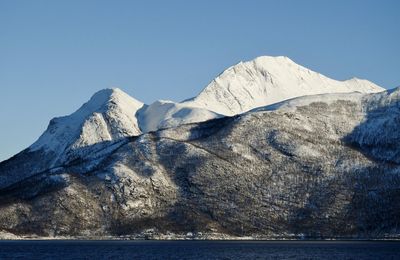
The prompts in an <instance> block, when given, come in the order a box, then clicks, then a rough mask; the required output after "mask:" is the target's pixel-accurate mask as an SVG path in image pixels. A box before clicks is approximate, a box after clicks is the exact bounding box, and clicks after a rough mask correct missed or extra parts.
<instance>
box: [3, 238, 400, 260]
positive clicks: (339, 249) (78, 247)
mask: <svg viewBox="0 0 400 260" xmlns="http://www.w3.org/2000/svg"><path fill="white" fill-rule="evenodd" d="M0 259H96V260H98V259H336V260H337V259H400V242H359V241H358V242H346V241H343V242H336V241H335V242H312V241H305V242H303V241H302V242H298V241H289V242H282V241H273V242H271V241H268V242H265V241H248V242H243V241H229V242H226V241H1V242H0Z"/></svg>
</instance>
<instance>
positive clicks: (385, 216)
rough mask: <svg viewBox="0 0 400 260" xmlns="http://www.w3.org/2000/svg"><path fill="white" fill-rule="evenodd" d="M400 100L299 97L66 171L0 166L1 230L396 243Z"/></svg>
mask: <svg viewBox="0 0 400 260" xmlns="http://www.w3.org/2000/svg"><path fill="white" fill-rule="evenodd" d="M399 93H400V90H399V89H397V90H394V91H389V92H383V93H378V94H361V93H353V94H343V95H340V94H327V95H319V96H309V97H303V98H297V99H294V100H289V101H286V102H282V103H279V104H276V105H272V106H269V107H264V108H261V109H257V110H254V111H252V112H248V113H246V114H242V115H238V116H234V117H223V118H219V119H214V120H211V121H207V122H203V123H196V124H188V125H182V126H179V127H177V128H169V129H164V130H159V131H156V132H151V133H147V134H143V135H140V136H138V137H132V136H128V137H120V138H116V139H112V140H109V139H105V140H104V141H100V142H97V143H95V144H88V145H87V146H85V149H84V150H82V152H80V153H74V157H73V160H62V161H60V164H54V163H53V162H52V160H51V156H50V155H49V154H40V150H38V151H32V150H26V151H23V152H22V153H20V154H18V155H17V156H15V157H13V158H11V159H10V160H7V161H5V162H2V163H0V230H4V231H5V232H10V233H13V234H16V235H23V234H37V235H42V236H63V235H69V236H74V235H82V236H104V235H129V234H137V233H140V232H142V231H143V230H147V229H153V230H156V231H158V232H161V233H168V232H173V233H187V232H193V233H196V232H219V233H224V234H229V235H237V236H249V235H253V236H256V235H258V236H263V237H276V236H303V235H304V236H310V237H316V238H319V237H325V238H327V237H357V238H360V237H362V238H381V237H385V236H395V237H398V236H399V234H400V230H399V224H400V223H399V222H400V204H399V203H400V202H399V201H400V171H399V170H400V168H399V165H398V163H399V160H400V159H399V149H398V145H399V143H400V139H399V135H398V133H397V130H396V129H398V126H399V122H400V121H399V114H400V109H399V105H398V104H399V100H400V96H399ZM55 152H57V151H55ZM38 161H40V163H38Z"/></svg>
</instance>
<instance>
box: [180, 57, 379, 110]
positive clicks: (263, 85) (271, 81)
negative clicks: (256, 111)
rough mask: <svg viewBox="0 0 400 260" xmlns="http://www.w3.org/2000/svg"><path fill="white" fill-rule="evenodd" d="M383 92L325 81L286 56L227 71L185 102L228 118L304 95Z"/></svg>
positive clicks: (367, 84)
mask: <svg viewBox="0 0 400 260" xmlns="http://www.w3.org/2000/svg"><path fill="white" fill-rule="evenodd" d="M383 90H384V89H383V88H381V87H379V86H377V85H375V84H373V83H372V82H369V81H363V80H350V81H337V80H334V79H331V78H328V77H326V76H324V75H322V74H320V73H317V72H314V71H312V70H310V69H307V68H305V67H303V66H301V65H298V64H297V63H295V62H294V61H292V60H291V59H290V58H288V57H285V56H277V57H272V56H260V57H257V58H255V59H254V60H251V61H246V62H240V63H238V64H236V65H234V66H232V67H230V68H228V69H226V70H225V71H224V72H222V73H221V74H220V75H219V76H218V77H216V78H215V79H214V80H213V81H211V83H210V84H209V85H208V86H207V87H206V88H205V89H203V91H202V92H200V94H199V95H198V96H197V97H195V98H193V99H190V100H187V101H186V102H185V103H187V104H188V105H190V106H195V107H203V108H204V107H205V108H207V109H209V110H211V111H213V112H216V113H219V114H223V115H229V116H230V115H235V114H239V113H243V112H245V111H248V110H251V109H253V108H256V107H260V106H265V105H270V104H273V103H276V102H279V101H282V100H286V99H290V98H294V97H300V96H305V95H315V94H323V93H348V92H354V91H359V92H363V93H370V92H380V91H383Z"/></svg>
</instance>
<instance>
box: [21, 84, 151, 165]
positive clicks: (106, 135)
mask: <svg viewBox="0 0 400 260" xmlns="http://www.w3.org/2000/svg"><path fill="white" fill-rule="evenodd" d="M143 105H144V104H143V103H141V102H140V101H137V100H136V99H134V98H132V97H130V96H129V95H127V94H126V93H124V92H123V91H121V90H120V89H104V90H101V91H99V92H97V93H95V94H94V95H93V96H92V98H91V99H90V100H89V101H88V102H87V103H85V104H84V105H83V106H82V107H81V108H79V109H78V110H77V111H76V112H74V113H73V114H71V115H69V116H64V117H58V118H54V119H52V120H51V121H50V124H49V126H48V128H47V130H46V131H45V132H44V133H43V134H42V136H40V138H39V139H38V140H37V141H36V142H35V143H34V144H33V145H32V146H30V147H29V149H30V151H38V150H45V151H51V152H53V153H54V154H55V155H56V156H54V155H53V157H54V164H55V165H57V164H60V163H62V162H63V161H65V160H66V159H67V158H66V157H68V155H69V154H71V153H73V152H74V151H76V150H78V149H80V148H83V147H86V146H91V145H94V144H97V143H101V142H105V141H113V140H118V139H120V138H122V137H127V136H135V135H139V134H141V131H140V127H139V124H138V121H137V118H136V112H137V111H138V110H139V109H140V108H142V107H143Z"/></svg>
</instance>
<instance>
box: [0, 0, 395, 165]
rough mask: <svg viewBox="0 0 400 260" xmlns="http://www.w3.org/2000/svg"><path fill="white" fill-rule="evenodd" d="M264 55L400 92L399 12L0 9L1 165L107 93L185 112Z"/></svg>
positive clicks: (262, 7)
mask: <svg viewBox="0 0 400 260" xmlns="http://www.w3.org/2000/svg"><path fill="white" fill-rule="evenodd" d="M261 55H285V56H289V57H290V58H292V59H293V60H294V61H296V62H297V63H299V64H302V65H304V66H306V67H309V68H311V69H313V70H315V71H318V72H321V73H323V74H325V75H327V76H330V77H333V78H335V79H347V78H350V77H353V76H357V77H360V78H366V79H369V80H371V81H374V82H375V83H377V84H379V85H381V86H383V87H386V88H392V87H395V86H398V85H400V66H399V60H400V1H396V0H393V1H389V0H387V1H378V0H376V1H368V0H362V1H361V0H360V1H352V0H343V1H338V0H335V1H330V0H329V1H324V0H315V1H311V0H310V1H307V0H303V1H295V0H293V1H284V0H276V1H251V0H249V1H245V0H243V1H234V0H231V1H216V0H215V1H205V0H201V1H111V0H110V1H98V0H96V1H89V0H79V1H73V0H64V1H54V0H52V1H41V0H35V1H31V0H29V1H20V0H0V88H1V102H0V118H1V128H0V161H1V160H3V159H6V158H7V157H9V156H11V155H13V154H15V153H17V152H18V151H20V150H22V149H23V148H26V147H27V146H29V145H30V144H31V143H33V142H34V141H35V140H36V139H37V138H38V137H39V135H40V134H41V133H42V132H43V131H44V130H45V128H46V127H47V124H48V121H49V120H50V119H51V118H52V117H55V116H61V115H66V114H69V113H72V112H73V111H74V110H76V109H77V108H78V107H79V106H80V105H81V104H82V103H84V102H85V101H87V100H88V99H89V98H90V96H91V95H92V94H93V93H94V92H96V91H97V90H99V89H102V88H108V87H115V86H117V87H120V88H121V89H123V90H124V91H125V92H127V93H129V94H130V95H132V96H134V97H135V98H137V99H139V100H141V101H143V102H145V103H150V102H152V101H154V100H156V99H171V100H175V101H179V100H182V99H186V98H189V97H191V96H194V95H196V94H197V93H198V92H199V91H200V90H201V89H202V88H203V87H204V86H206V85H207V83H208V82H209V81H210V80H212V79H213V78H214V77H215V76H216V75H217V74H219V73H220V72H221V71H222V70H224V69H225V68H227V67H228V66H231V65H233V64H235V63H237V62H239V61H240V60H249V59H253V58H255V57H257V56H261Z"/></svg>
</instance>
